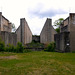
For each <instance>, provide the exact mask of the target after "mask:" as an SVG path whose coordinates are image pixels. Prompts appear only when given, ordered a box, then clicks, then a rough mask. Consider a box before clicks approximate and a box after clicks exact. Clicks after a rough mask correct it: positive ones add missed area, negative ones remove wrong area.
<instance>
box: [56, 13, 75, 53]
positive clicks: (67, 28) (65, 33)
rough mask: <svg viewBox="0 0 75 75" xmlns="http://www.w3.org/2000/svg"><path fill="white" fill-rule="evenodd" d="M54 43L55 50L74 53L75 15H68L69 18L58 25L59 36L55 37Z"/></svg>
mask: <svg viewBox="0 0 75 75" xmlns="http://www.w3.org/2000/svg"><path fill="white" fill-rule="evenodd" d="M59 35H60V36H59ZM60 38H61V39H60ZM55 41H56V49H58V50H59V51H61V52H72V51H75V46H74V45H75V13H70V14H69V17H68V18H66V19H65V20H64V21H63V23H62V24H61V25H60V34H56V35H55ZM60 42H62V43H60ZM59 44H60V45H59Z"/></svg>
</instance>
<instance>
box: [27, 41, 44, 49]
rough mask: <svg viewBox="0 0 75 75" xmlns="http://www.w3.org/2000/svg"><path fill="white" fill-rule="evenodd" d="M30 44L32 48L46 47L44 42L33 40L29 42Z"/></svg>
mask: <svg viewBox="0 0 75 75" xmlns="http://www.w3.org/2000/svg"><path fill="white" fill-rule="evenodd" d="M28 46H29V47H31V48H37V47H39V48H42V47H44V44H42V43H39V42H36V41H32V42H31V43H29V44H28Z"/></svg>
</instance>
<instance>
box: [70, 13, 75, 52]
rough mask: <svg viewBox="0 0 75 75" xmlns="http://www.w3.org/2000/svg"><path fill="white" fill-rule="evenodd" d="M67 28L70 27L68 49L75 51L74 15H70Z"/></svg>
mask: <svg viewBox="0 0 75 75" xmlns="http://www.w3.org/2000/svg"><path fill="white" fill-rule="evenodd" d="M69 18H70V19H69V26H70V49H71V51H75V13H70V16H69Z"/></svg>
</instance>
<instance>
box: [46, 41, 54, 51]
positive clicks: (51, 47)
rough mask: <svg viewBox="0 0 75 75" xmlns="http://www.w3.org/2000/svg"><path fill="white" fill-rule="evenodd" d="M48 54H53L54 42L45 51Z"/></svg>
mask: <svg viewBox="0 0 75 75" xmlns="http://www.w3.org/2000/svg"><path fill="white" fill-rule="evenodd" d="M45 51H48V52H55V42H51V43H50V44H49V45H48V46H47V47H46V49H45Z"/></svg>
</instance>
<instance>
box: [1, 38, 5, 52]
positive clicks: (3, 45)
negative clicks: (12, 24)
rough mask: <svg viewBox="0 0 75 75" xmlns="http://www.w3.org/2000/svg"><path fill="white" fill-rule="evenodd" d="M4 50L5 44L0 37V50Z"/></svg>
mask: <svg viewBox="0 0 75 75" xmlns="http://www.w3.org/2000/svg"><path fill="white" fill-rule="evenodd" d="M4 51H5V44H4V42H3V41H2V40H1V38H0V52H4Z"/></svg>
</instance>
